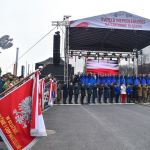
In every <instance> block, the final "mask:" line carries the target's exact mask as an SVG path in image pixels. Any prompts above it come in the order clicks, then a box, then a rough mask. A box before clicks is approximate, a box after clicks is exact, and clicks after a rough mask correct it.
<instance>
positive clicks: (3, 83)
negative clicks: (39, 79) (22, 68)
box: [0, 73, 23, 94]
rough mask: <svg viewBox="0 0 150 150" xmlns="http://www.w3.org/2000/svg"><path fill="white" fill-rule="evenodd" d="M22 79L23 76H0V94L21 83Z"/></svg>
mask: <svg viewBox="0 0 150 150" xmlns="http://www.w3.org/2000/svg"><path fill="white" fill-rule="evenodd" d="M22 79H23V76H19V77H17V76H15V75H13V74H11V73H6V74H4V75H3V76H0V94H1V93H2V92H4V91H5V90H7V89H9V88H10V87H12V86H13V85H15V84H16V83H18V82H19V81H21V80H22Z"/></svg>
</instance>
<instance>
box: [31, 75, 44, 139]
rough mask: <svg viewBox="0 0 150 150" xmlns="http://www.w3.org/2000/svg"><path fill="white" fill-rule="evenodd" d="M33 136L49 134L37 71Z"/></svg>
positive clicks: (33, 108) (34, 84) (33, 110)
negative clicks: (40, 97)
mask: <svg viewBox="0 0 150 150" xmlns="http://www.w3.org/2000/svg"><path fill="white" fill-rule="evenodd" d="M30 133H31V135H32V136H47V133H46V128H45V123H44V119H43V115H42V110H41V104H40V101H39V72H36V76H35V78H34V83H33V93H32V115H31V131H30Z"/></svg>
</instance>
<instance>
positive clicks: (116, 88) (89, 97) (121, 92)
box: [62, 82, 150, 104]
mask: <svg viewBox="0 0 150 150" xmlns="http://www.w3.org/2000/svg"><path fill="white" fill-rule="evenodd" d="M62 94H63V101H62V103H63V104H67V103H68V104H72V103H74V104H78V103H81V104H90V103H93V104H95V103H142V102H143V103H146V102H150V87H148V86H147V85H143V86H141V85H138V86H134V85H127V86H126V85H125V84H121V85H119V84H115V85H114V84H111V85H108V84H105V85H103V84H99V85H97V84H94V85H91V84H90V83H89V84H88V85H87V86H86V85H84V84H81V85H80V84H78V83H75V84H74V85H73V83H72V82H71V83H70V84H69V85H68V86H67V84H66V83H64V84H63V85H62ZM73 97H74V98H73Z"/></svg>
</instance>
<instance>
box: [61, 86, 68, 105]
mask: <svg viewBox="0 0 150 150" xmlns="http://www.w3.org/2000/svg"><path fill="white" fill-rule="evenodd" d="M62 90H63V104H66V101H67V97H68V87H67V84H66V83H64V85H63V89H62Z"/></svg>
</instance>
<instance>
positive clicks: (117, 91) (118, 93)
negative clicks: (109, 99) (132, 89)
mask: <svg viewBox="0 0 150 150" xmlns="http://www.w3.org/2000/svg"><path fill="white" fill-rule="evenodd" d="M119 96H120V87H119V84H117V85H115V102H116V103H119Z"/></svg>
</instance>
